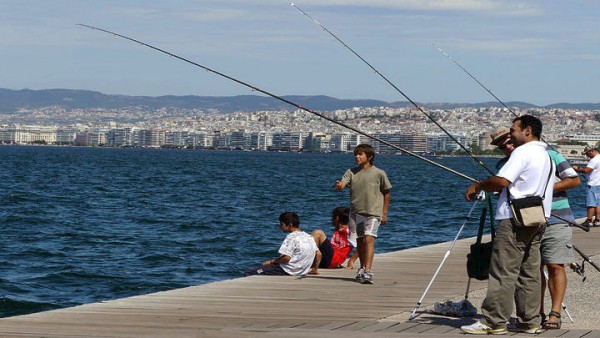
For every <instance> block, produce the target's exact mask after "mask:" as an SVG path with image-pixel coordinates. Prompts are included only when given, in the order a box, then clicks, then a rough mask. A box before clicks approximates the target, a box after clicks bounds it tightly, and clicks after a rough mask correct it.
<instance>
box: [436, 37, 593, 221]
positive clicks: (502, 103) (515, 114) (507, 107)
mask: <svg viewBox="0 0 600 338" xmlns="http://www.w3.org/2000/svg"><path fill="white" fill-rule="evenodd" d="M432 45H433V46H434V47H435V48H437V50H439V51H440V53H442V54H443V55H444V56H445V57H447V58H448V59H449V60H450V61H452V62H453V63H454V64H455V65H457V66H458V67H459V68H460V69H462V70H463V71H464V72H465V73H467V75H469V76H470V77H471V78H472V79H473V80H475V82H477V83H478V84H479V85H480V86H481V87H482V88H483V89H485V90H486V91H487V92H488V93H490V95H492V96H493V97H494V98H495V99H496V101H498V102H500V104H501V105H503V106H504V107H505V108H506V109H508V111H510V112H511V113H512V114H513V115H514V116H515V117H519V115H518V114H517V113H515V111H514V110H512V109H511V108H510V107H509V106H507V105H506V104H505V103H504V102H502V100H500V99H499V98H498V97H497V96H496V95H494V93H492V91H491V90H489V89H488V88H487V87H486V86H484V85H483V83H481V82H480V81H479V80H478V79H477V78H476V77H475V76H474V75H473V74H471V72H469V71H468V70H466V69H465V67H463V66H462V65H461V64H460V63H458V62H457V61H456V60H454V59H453V58H452V57H451V56H450V55H448V53H446V51H444V50H443V49H441V48H440V47H438V46H437V45H436V44H435V43H432ZM540 140H542V141H543V142H544V143H546V145H548V147H550V149H552V150H554V151H556V152H558V151H557V150H556V149H554V148H553V147H552V146H551V145H550V144H549V143H548V142H546V140H544V139H543V138H542V137H540ZM551 215H552V216H553V217H554V218H557V219H559V220H561V221H563V222H566V223H567V224H569V225H571V226H574V227H576V228H579V229H581V230H583V231H586V232H587V231H590V228H589V227H584V226H582V225H580V224H577V223H575V222H572V221H569V220H568V219H565V218H562V217H560V216H558V215H555V214H551Z"/></svg>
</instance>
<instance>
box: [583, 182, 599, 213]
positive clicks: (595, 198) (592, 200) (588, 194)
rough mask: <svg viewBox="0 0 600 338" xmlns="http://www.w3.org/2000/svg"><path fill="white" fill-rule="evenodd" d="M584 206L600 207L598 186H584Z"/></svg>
mask: <svg viewBox="0 0 600 338" xmlns="http://www.w3.org/2000/svg"><path fill="white" fill-rule="evenodd" d="M585 205H586V206H587V207H588V208H591V207H598V206H600V185H594V186H589V185H586V189H585Z"/></svg>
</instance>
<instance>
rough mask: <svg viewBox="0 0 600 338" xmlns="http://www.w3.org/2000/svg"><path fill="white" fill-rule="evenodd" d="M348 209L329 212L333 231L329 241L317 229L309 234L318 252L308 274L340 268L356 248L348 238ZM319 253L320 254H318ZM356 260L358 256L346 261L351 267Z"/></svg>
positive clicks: (342, 208)
mask: <svg viewBox="0 0 600 338" xmlns="http://www.w3.org/2000/svg"><path fill="white" fill-rule="evenodd" d="M349 213H350V209H348V208H346V207H337V208H335V209H333V211H332V212H331V224H333V227H334V231H333V235H332V236H331V239H330V240H328V239H327V235H325V232H323V230H320V229H317V230H315V231H313V232H312V233H311V235H312V237H313V238H314V239H315V243H316V244H317V246H318V247H319V252H317V255H316V256H315V262H314V263H313V267H312V269H311V270H310V272H309V274H311V275H317V274H319V272H318V269H319V268H322V269H335V268H339V267H341V266H342V264H343V263H344V262H345V261H346V259H347V258H348V256H349V255H350V252H352V249H354V247H355V246H356V242H353V241H352V239H351V238H350V229H349V228H348V215H349ZM319 253H320V254H319ZM357 258H358V254H355V255H353V256H352V257H351V258H350V260H349V261H348V265H349V266H351V265H352V264H353V263H354V261H355V260H356V259H357Z"/></svg>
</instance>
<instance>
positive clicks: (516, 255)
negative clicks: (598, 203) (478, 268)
mask: <svg viewBox="0 0 600 338" xmlns="http://www.w3.org/2000/svg"><path fill="white" fill-rule="evenodd" d="M541 133H542V122H541V121H540V120H539V119H538V118H536V117H534V116H531V115H524V116H520V117H518V118H516V119H514V120H513V125H512V127H511V128H510V137H511V140H512V141H513V144H514V145H515V147H516V149H515V150H514V151H513V152H512V154H511V155H510V158H509V159H508V161H507V162H506V164H505V165H504V166H503V167H502V169H500V171H499V172H498V174H497V175H496V176H493V177H490V178H488V179H486V180H483V181H480V182H477V183H475V184H473V185H471V186H470V187H469V188H467V191H466V193H465V197H466V198H467V200H469V201H470V200H472V199H473V196H474V195H476V194H477V193H479V192H480V191H481V190H485V191H487V192H494V191H496V192H501V194H500V199H499V200H498V205H497V207H496V220H497V221H499V222H500V225H499V226H498V230H497V231H496V236H495V238H494V251H493V253H492V260H491V262H490V273H489V280H488V290H487V295H486V298H485V300H484V301H483V304H482V306H481V312H482V314H483V319H482V320H481V322H476V323H474V324H472V325H466V326H463V327H461V330H462V331H463V332H465V333H471V334H505V333H507V332H508V330H507V324H508V322H509V319H510V316H511V314H512V312H513V309H514V306H515V304H516V313H517V319H518V321H519V324H518V328H519V331H521V332H524V333H533V334H535V333H540V332H543V331H544V330H543V329H542V328H541V327H540V323H541V318H540V313H539V311H540V302H541V292H540V290H541V275H540V272H539V271H540V270H539V269H540V264H541V258H540V240H541V237H542V234H543V231H544V228H545V226H544V225H542V226H541V227H533V226H520V225H518V224H517V222H516V221H515V219H514V215H513V213H512V210H511V208H510V206H509V203H508V198H507V190H510V196H511V198H512V199H518V198H523V197H528V196H540V197H543V198H544V200H543V205H544V212H545V216H546V218H548V217H550V210H551V209H552V191H553V189H552V188H553V184H554V177H553V175H551V173H552V172H554V167H553V164H552V160H551V159H550V156H549V155H548V153H547V152H546V144H545V143H542V142H540V137H541ZM512 295H514V303H513V297H512Z"/></svg>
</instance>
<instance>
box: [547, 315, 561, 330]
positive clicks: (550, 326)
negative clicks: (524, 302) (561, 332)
mask: <svg viewBox="0 0 600 338" xmlns="http://www.w3.org/2000/svg"><path fill="white" fill-rule="evenodd" d="M550 316H553V317H556V319H555V320H551V319H547V320H546V321H545V322H544V324H543V325H542V328H544V329H546V330H558V329H560V326H561V324H562V321H561V319H560V313H559V312H556V311H550V313H549V314H548V317H550Z"/></svg>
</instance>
